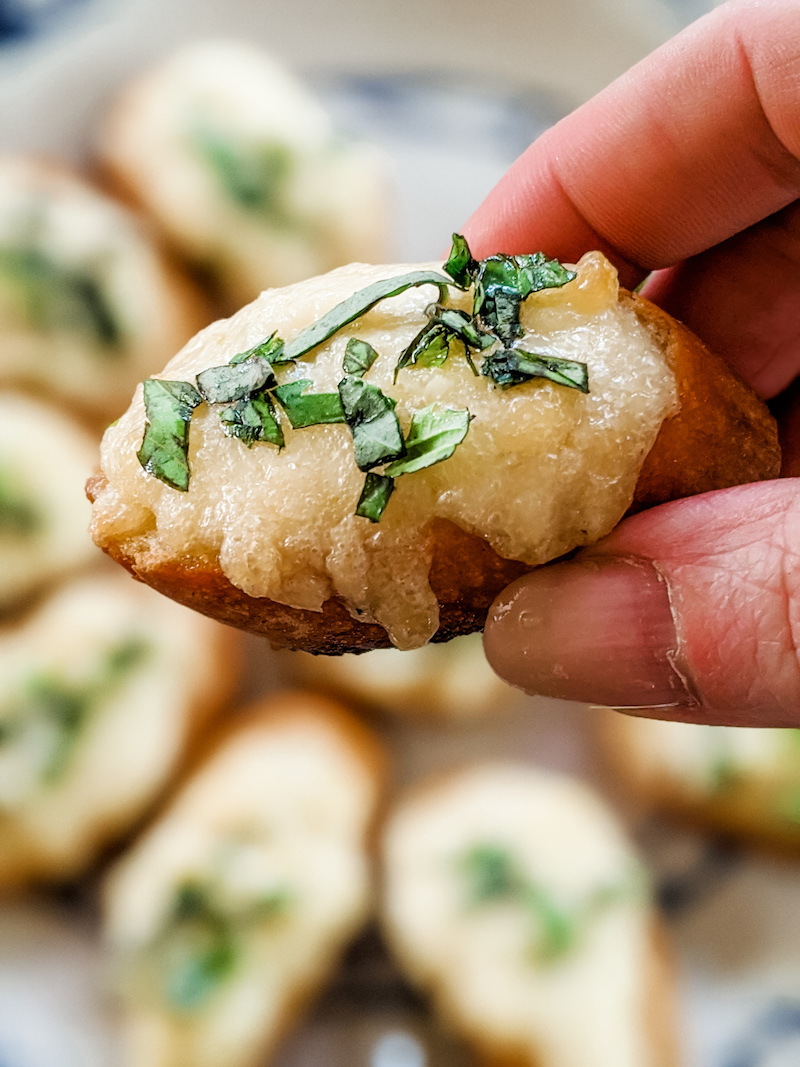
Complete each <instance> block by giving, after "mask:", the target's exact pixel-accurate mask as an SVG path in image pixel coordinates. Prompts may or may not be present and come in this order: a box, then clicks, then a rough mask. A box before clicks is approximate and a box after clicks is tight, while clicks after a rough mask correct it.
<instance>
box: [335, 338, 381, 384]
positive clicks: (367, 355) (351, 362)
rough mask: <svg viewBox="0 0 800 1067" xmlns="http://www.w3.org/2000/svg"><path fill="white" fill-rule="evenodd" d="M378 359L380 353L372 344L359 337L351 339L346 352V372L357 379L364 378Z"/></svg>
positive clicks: (344, 366) (344, 367)
mask: <svg viewBox="0 0 800 1067" xmlns="http://www.w3.org/2000/svg"><path fill="white" fill-rule="evenodd" d="M377 358H378V353H377V352H376V351H375V349H374V348H373V347H372V345H371V344H368V343H367V342H366V341H361V340H359V338H358V337H351V338H350V340H349V341H348V342H347V348H346V349H345V352H344V365H343V369H344V372H345V374H351V375H353V376H355V377H356V378H363V377H364V375H365V374H366V373H367V371H368V370H369V368H370V367H371V366H372V364H373V363H374V362H375V360H376V359H377Z"/></svg>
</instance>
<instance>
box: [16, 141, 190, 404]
mask: <svg viewBox="0 0 800 1067" xmlns="http://www.w3.org/2000/svg"><path fill="white" fill-rule="evenodd" d="M98 314H99V315H100V321H101V323H103V322H105V323H106V329H108V330H110V331H111V334H110V335H109V336H107V337H104V335H103V331H102V329H101V330H100V332H99V333H98V330H97V329H96V328H95V327H96V324H97V317H98ZM206 321H208V320H207V318H206V317H205V313H204V309H203V308H202V306H201V304H200V303H199V301H198V299H197V298H196V297H195V295H194V294H193V292H192V291H190V290H189V288H188V283H187V282H186V281H185V280H184V279H183V278H182V277H180V276H179V275H177V274H176V272H175V271H174V270H173V269H171V268H170V269H168V268H167V266H166V264H165V261H164V259H163V257H162V255H161V253H160V252H159V251H158V250H157V248H156V246H155V244H154V242H153V239H152V237H151V236H150V235H149V234H148V232H147V230H146V229H145V227H144V225H143V223H142V221H141V220H140V219H138V218H137V217H136V216H135V215H133V214H132V213H131V212H130V211H129V210H128V209H127V208H125V207H123V206H122V205H121V204H119V203H117V202H116V201H114V200H112V199H110V198H109V197H108V196H105V195H104V194H102V193H100V192H99V191H98V190H97V189H95V188H93V187H92V186H90V185H89V184H87V183H86V182H84V181H82V180H81V179H79V178H77V177H74V176H73V175H71V174H69V173H66V172H62V171H60V170H59V169H57V168H55V167H50V166H48V165H46V164H43V163H40V162H38V161H33V160H27V159H10V160H6V161H4V162H2V163H0V329H2V335H3V340H2V344H0V383H4V382H11V383H17V384H20V385H24V386H25V387H26V388H33V389H35V390H36V391H37V392H41V393H45V394H47V395H49V396H52V397H54V398H57V399H59V400H60V401H67V402H69V403H74V404H75V406H76V407H77V408H78V410H80V411H83V412H88V413H89V414H91V415H92V416H93V417H97V418H102V419H103V420H104V421H108V420H110V419H113V418H115V417H116V416H117V415H118V414H119V412H120V411H121V410H122V409H123V408H124V407H125V404H127V403H128V400H129V398H130V395H131V392H132V391H133V388H134V386H135V385H136V382H137V381H139V380H140V379H141V378H142V377H143V376H145V375H147V374H150V373H153V372H154V371H155V370H157V368H158V367H159V366H161V365H163V363H164V360H165V359H167V358H168V357H169V356H170V355H171V354H172V353H173V352H174V351H175V349H176V348H177V347H178V346H179V345H182V344H184V342H185V341H186V339H187V338H188V337H190V336H191V335H192V333H194V332H195V331H196V330H198V329H199V328H200V327H201V326H202V325H203V323H204V322H206Z"/></svg>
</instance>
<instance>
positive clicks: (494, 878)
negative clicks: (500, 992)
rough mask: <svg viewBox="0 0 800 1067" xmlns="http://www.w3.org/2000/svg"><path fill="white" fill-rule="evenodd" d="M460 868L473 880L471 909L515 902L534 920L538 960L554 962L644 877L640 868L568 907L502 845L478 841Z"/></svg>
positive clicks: (469, 892)
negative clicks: (535, 879) (617, 882)
mask: <svg viewBox="0 0 800 1067" xmlns="http://www.w3.org/2000/svg"><path fill="white" fill-rule="evenodd" d="M458 866H459V869H460V871H461V873H462V875H463V876H464V877H465V878H466V880H467V883H468V885H467V898H466V900H467V905H468V907H470V908H476V907H482V906H485V905H488V904H503V903H504V904H515V905H517V906H520V907H522V908H523V909H524V910H525V911H526V912H528V914H530V916H531V917H532V918H533V919H534V923H535V927H534V935H533V941H532V945H531V949H532V952H533V956H534V959H535V960H536V962H537V963H539V964H551V963H555V962H556V961H557V960H559V959H561V958H563V957H564V956H565V955H566V954H567V953H569V952H571V951H572V950H573V949H574V948H575V947H576V946H577V944H578V942H579V940H580V938H581V937H582V936H583V935H584V933H585V931H586V929H587V927H588V926H589V925H590V924H591V923H592V922H593V921H594V920H595V919H596V918H597V917H598V916H599V915H600V914H602V913H603V912H604V911H605V910H607V909H608V908H609V907H611V906H613V905H614V904H617V903H621V902H622V901H624V900H625V899H626V898H629V897H630V896H631V890H632V888H633V887H634V886H635V887H636V888H638V883H639V882H640V880H641V879H640V874H639V871H638V868H637V870H636V872H635V876H634V878H627V879H623V880H621V881H620V883H619V884H618V885H612V886H601V887H599V888H598V889H596V890H595V891H594V892H592V893H590V894H589V896H588V897H586V898H585V900H583V901H582V902H580V903H578V904H576V905H575V906H573V907H572V908H566V907H563V906H561V905H560V904H558V903H557V902H556V900H555V899H554V897H553V894H552V893H551V892H550V891H549V890H547V889H545V888H544V887H543V886H542V885H541V884H539V883H538V882H534V881H532V880H531V879H530V878H529V877H528V876H527V875H526V874H525V872H524V871H522V870H521V868H520V867H519V865H518V864H517V863H516V862H515V861H514V859H513V857H512V855H511V853H510V852H509V851H508V850H507V849H505V848H502V847H500V846H498V845H493V844H478V845H475V846H474V847H472V848H471V849H469V850H468V851H467V852H465V853H464V854H463V855H462V856H461V857H460V861H459V864H458Z"/></svg>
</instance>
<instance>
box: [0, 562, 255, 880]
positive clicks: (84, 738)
mask: <svg viewBox="0 0 800 1067" xmlns="http://www.w3.org/2000/svg"><path fill="white" fill-rule="evenodd" d="M234 653H235V647H234V642H233V640H232V636H231V635H230V633H228V632H227V631H226V630H224V629H223V627H221V626H218V625H217V624H215V623H212V622H209V621H208V620H206V619H202V618H200V617H199V616H197V615H194V614H193V613H192V612H187V611H185V610H183V609H181V608H179V607H178V606H177V605H175V604H171V603H170V602H169V601H167V600H164V599H163V597H158V596H156V595H155V594H154V593H152V592H151V591H150V590H149V589H146V588H143V587H141V586H140V585H138V584H135V583H133V582H128V581H125V580H124V578H122V577H121V576H120V575H117V574H115V573H110V574H104V575H93V576H90V577H86V578H81V579H78V580H76V581H74V582H72V583H69V584H66V585H64V586H63V587H62V588H61V589H60V590H59V592H57V593H56V594H55V595H54V596H53V597H52V598H51V599H49V600H48V601H46V602H45V603H44V604H42V605H41V606H40V607H39V608H38V609H37V610H36V612H35V613H33V614H32V615H30V616H29V617H27V618H26V619H25V620H24V621H22V622H21V623H19V624H17V625H15V626H10V625H9V626H6V627H5V628H4V629H2V630H0V887H13V886H18V885H25V884H27V883H31V882H37V881H63V880H66V879H70V878H73V877H76V876H77V875H79V874H81V873H83V872H84V871H85V870H86V869H87V868H88V867H89V866H90V865H91V864H92V863H93V862H94V860H95V859H96V858H97V856H98V855H99V853H100V852H101V851H102V850H103V848H105V847H106V846H107V845H108V844H109V843H110V842H111V841H113V840H115V839H116V838H118V837H119V836H120V835H122V834H123V833H125V832H126V831H127V830H129V829H130V828H131V827H132V825H133V824H134V823H135V822H136V821H137V820H138V819H140V818H141V817H142V815H143V814H144V813H145V811H146V810H147V809H148V808H149V807H150V805H151V804H152V802H153V800H154V799H155V798H156V797H157V796H158V795H159V794H160V793H161V792H162V791H163V789H164V787H165V786H166V785H167V783H168V782H169V780H170V778H171V777H172V776H173V775H174V773H175V771H176V769H177V767H178V765H179V764H180V762H181V760H182V758H183V757H184V756H185V755H186V751H187V748H188V747H189V745H190V744H191V742H192V741H193V740H194V739H195V738H196V736H197V733H198V730H199V728H200V727H201V726H202V725H204V723H205V722H206V721H207V719H208V717H209V715H210V714H211V713H212V712H214V711H216V710H217V709H218V708H219V706H220V704H221V702H222V701H223V700H224V699H225V697H227V696H228V695H229V693H230V691H231V689H232V686H233V684H234V683H235V682H236V680H237V671H236V656H235V655H234Z"/></svg>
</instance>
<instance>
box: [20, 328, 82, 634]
mask: <svg viewBox="0 0 800 1067" xmlns="http://www.w3.org/2000/svg"><path fill="white" fill-rule="evenodd" d="M0 349H2V342H0ZM0 360H2V356H0ZM96 463H97V444H96V442H95V439H94V438H93V437H92V436H91V435H90V434H89V433H87V432H86V430H84V429H83V427H81V426H79V425H77V424H76V423H75V422H73V420H72V419H71V418H70V417H69V416H67V415H62V414H61V412H59V411H57V410H56V409H55V408H52V407H50V405H49V404H43V403H40V402H39V401H38V400H32V399H30V398H29V397H26V396H23V395H22V394H20V393H15V392H10V391H6V392H2V391H0V615H2V614H3V613H4V612H7V611H9V610H10V609H12V608H14V607H16V606H18V605H20V604H21V603H23V602H24V601H25V600H26V599H27V598H28V597H29V596H31V595H32V594H33V593H35V592H37V591H38V590H40V589H42V588H44V587H45V586H46V585H47V584H48V583H49V582H52V581H53V580H54V579H56V578H60V577H61V576H62V575H65V574H67V573H69V572H70V571H74V570H76V569H77V568H79V567H82V566H84V565H85V564H87V563H88V562H89V561H90V560H91V559H92V558H93V557H94V556H95V555H96V553H95V551H94V550H93V547H92V541H91V538H90V537H89V536H88V534H87V526H88V523H89V518H90V511H89V508H88V507H87V506H86V501H85V500H84V499H82V492H81V489H82V486H83V485H84V483H85V481H86V478H87V476H88V475H89V474H90V473H91V472H92V469H93V468H94V466H95V465H96Z"/></svg>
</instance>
